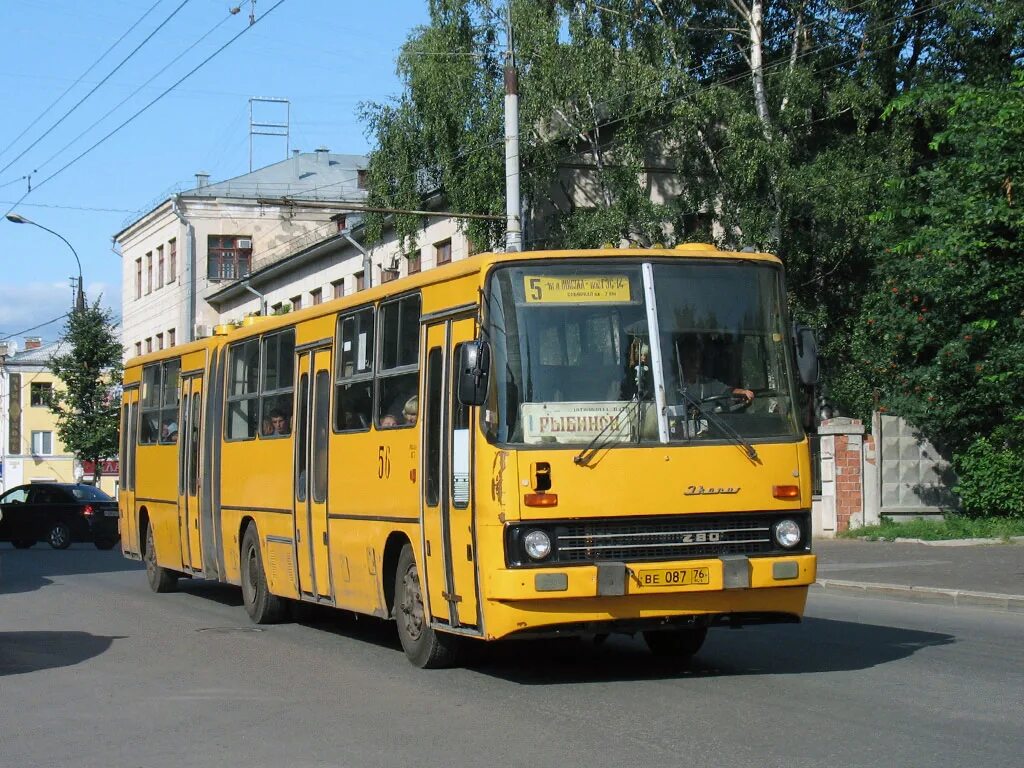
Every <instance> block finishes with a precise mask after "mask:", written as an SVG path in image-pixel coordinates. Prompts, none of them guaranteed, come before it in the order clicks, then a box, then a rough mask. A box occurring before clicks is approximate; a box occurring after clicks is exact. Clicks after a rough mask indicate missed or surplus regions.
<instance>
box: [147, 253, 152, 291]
mask: <svg viewBox="0 0 1024 768" xmlns="http://www.w3.org/2000/svg"><path fill="white" fill-rule="evenodd" d="M152 292H153V252H152V251H149V252H148V253H147V254H146V293H152Z"/></svg>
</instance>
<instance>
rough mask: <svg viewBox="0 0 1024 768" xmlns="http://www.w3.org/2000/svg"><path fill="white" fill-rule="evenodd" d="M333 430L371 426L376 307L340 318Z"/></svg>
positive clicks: (342, 430) (348, 429)
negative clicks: (374, 314)
mask: <svg viewBox="0 0 1024 768" xmlns="http://www.w3.org/2000/svg"><path fill="white" fill-rule="evenodd" d="M337 349H338V354H337V356H336V359H337V365H338V368H337V375H336V376H335V382H336V385H335V389H336V391H335V398H334V430H335V431H336V432H346V431H352V430H360V429H369V427H370V420H371V418H372V415H373V308H372V307H367V308H366V309H361V310H359V311H357V312H354V313H352V314H350V315H346V316H343V317H341V318H339V319H338V340H337Z"/></svg>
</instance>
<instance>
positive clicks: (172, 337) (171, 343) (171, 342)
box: [167, 328, 174, 347]
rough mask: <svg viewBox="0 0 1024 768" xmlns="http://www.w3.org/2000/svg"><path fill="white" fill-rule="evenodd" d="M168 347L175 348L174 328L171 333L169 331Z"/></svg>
mask: <svg viewBox="0 0 1024 768" xmlns="http://www.w3.org/2000/svg"><path fill="white" fill-rule="evenodd" d="M167 346H168V347H173V346H174V329H173V328H171V329H170V330H169V331H167Z"/></svg>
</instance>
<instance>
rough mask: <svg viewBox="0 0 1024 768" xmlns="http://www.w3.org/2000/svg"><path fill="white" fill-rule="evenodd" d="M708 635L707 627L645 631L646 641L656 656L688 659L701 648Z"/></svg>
mask: <svg viewBox="0 0 1024 768" xmlns="http://www.w3.org/2000/svg"><path fill="white" fill-rule="evenodd" d="M707 636H708V628H707V627H682V628H679V629H654V630H649V631H647V632H644V642H645V643H647V647H648V648H649V649H650V651H651V653H653V654H654V655H655V656H660V657H662V658H672V659H688V658H690V657H691V656H693V655H694V654H695V653H697V651H699V650H700V647H701V646H702V645H704V639H705V638H706V637H707Z"/></svg>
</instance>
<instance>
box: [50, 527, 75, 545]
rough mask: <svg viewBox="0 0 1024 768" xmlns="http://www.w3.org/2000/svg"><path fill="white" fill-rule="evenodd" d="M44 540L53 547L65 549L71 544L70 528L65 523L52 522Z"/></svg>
mask: <svg viewBox="0 0 1024 768" xmlns="http://www.w3.org/2000/svg"><path fill="white" fill-rule="evenodd" d="M46 540H47V541H48V542H50V546H51V547H53V548H54V549H67V548H68V547H70V546H71V529H70V528H68V526H67V523H54V524H53V526H52V527H51V528H50V532H49V533H48V534H46Z"/></svg>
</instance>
